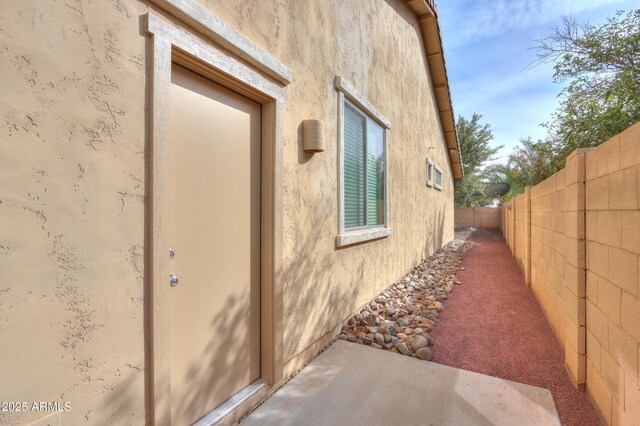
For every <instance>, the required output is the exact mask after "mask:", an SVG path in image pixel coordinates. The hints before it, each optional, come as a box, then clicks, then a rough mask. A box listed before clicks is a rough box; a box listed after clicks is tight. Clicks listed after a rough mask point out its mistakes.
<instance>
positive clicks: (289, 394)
mask: <svg viewBox="0 0 640 426" xmlns="http://www.w3.org/2000/svg"><path fill="white" fill-rule="evenodd" d="M515 424H517V425H520V426H524V425H560V420H559V418H558V413H557V411H556V407H555V404H554V402H553V398H552V396H551V392H549V391H548V390H546V389H542V388H538V387H534V386H529V385H524V384H521V383H516V382H511V381H508V380H502V379H498V378H495V377H491V376H485V375H483V374H479V373H473V372H470V371H465V370H459V369H456V368H452V367H447V366H444V365H440V364H435V363H432V362H427V361H421V360H418V359H414V358H409V357H407V356H401V355H398V354H393V353H390V352H386V351H382V350H379V349H373V348H369V347H365V346H362V345H357V344H353V343H348V342H345V341H341V340H339V341H337V342H335V343H334V344H333V345H332V346H331V347H329V348H328V349H327V350H326V351H325V352H323V353H322V354H320V355H319V356H318V357H317V358H316V359H314V360H313V361H312V362H311V363H310V364H309V365H308V366H307V367H305V368H304V369H303V370H302V371H301V372H300V373H299V374H298V375H297V376H295V377H294V378H293V379H291V380H290V381H289V382H288V383H286V384H285V385H284V386H283V387H282V388H281V389H280V390H278V391H277V392H276V393H275V394H274V395H273V396H271V398H269V399H268V400H267V401H265V402H264V403H263V404H262V405H261V406H260V407H258V408H257V409H256V410H255V411H254V412H253V413H251V414H250V415H249V416H248V417H247V418H246V419H245V420H244V421H243V422H242V425H243V426H250V425H261V426H264V425H323V426H324V425H509V426H511V425H515Z"/></svg>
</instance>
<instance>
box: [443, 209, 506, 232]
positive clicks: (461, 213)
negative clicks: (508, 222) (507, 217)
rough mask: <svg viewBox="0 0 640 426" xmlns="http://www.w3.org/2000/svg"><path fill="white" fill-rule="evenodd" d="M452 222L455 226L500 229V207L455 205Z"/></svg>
mask: <svg viewBox="0 0 640 426" xmlns="http://www.w3.org/2000/svg"><path fill="white" fill-rule="evenodd" d="M454 214H455V216H454V224H455V227H456V228H461V227H469V226H473V227H474V228H486V229H500V228H502V226H501V223H500V220H501V219H500V217H501V216H500V209H498V208H495V207H469V208H466V207H456V209H455V213H454Z"/></svg>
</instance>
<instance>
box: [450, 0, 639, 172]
mask: <svg viewBox="0 0 640 426" xmlns="http://www.w3.org/2000/svg"><path fill="white" fill-rule="evenodd" d="M637 2H638V0H440V1H438V2H437V5H438V12H439V18H440V24H441V29H442V36H443V42H444V49H445V55H446V59H447V71H448V76H449V83H450V87H451V92H452V93H451V95H452V99H453V104H454V109H455V112H456V114H458V115H462V116H464V117H467V118H469V117H471V114H473V113H474V112H476V113H479V114H482V115H483V121H482V122H483V123H488V124H490V125H491V128H492V130H493V134H494V136H495V139H494V141H493V143H494V144H495V145H505V148H504V149H503V150H502V151H501V152H500V156H501V160H503V161H504V160H506V157H507V155H508V154H509V153H510V152H511V151H512V149H513V148H514V147H515V146H517V145H518V141H519V139H520V138H524V137H527V136H530V137H532V138H534V139H538V138H540V139H542V138H544V137H545V135H546V130H545V129H544V128H542V127H541V126H540V123H543V122H547V121H549V120H550V119H551V115H552V113H553V112H554V110H555V109H556V107H557V106H558V98H557V95H558V94H559V93H560V91H561V90H562V86H561V85H558V84H555V83H553V66H552V64H538V65H536V66H534V67H531V66H530V65H531V64H532V63H533V62H534V61H535V60H536V52H535V51H534V50H531V48H532V47H534V46H535V44H536V43H535V42H534V41H533V40H536V39H539V38H540V37H541V36H542V35H543V34H549V32H550V28H552V27H554V26H557V25H559V24H560V23H561V21H560V17H561V16H575V17H576V19H577V20H578V21H579V22H584V21H589V22H592V23H594V24H595V23H600V22H602V21H604V20H605V19H606V17H608V16H612V15H613V14H614V13H615V11H616V10H618V9H622V10H630V9H633V8H637V7H638V3H637Z"/></svg>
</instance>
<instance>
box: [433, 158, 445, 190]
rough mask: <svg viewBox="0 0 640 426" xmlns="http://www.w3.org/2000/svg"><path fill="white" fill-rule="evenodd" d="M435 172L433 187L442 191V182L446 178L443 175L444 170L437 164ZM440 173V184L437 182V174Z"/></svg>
mask: <svg viewBox="0 0 640 426" xmlns="http://www.w3.org/2000/svg"><path fill="white" fill-rule="evenodd" d="M433 168H434V170H435V173H434V174H433V187H434V188H435V189H437V190H438V191H442V180H443V178H444V174H443V173H442V169H441V168H440V167H438V165H437V164H434V167H433ZM437 173H440V183H438V182H437V180H436V174H437Z"/></svg>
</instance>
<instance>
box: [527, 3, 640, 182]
mask: <svg viewBox="0 0 640 426" xmlns="http://www.w3.org/2000/svg"><path fill="white" fill-rule="evenodd" d="M535 49H536V50H537V51H538V62H543V63H549V62H553V63H555V65H554V81H555V82H557V83H563V82H567V81H568V82H569V83H568V85H567V86H566V87H565V88H564V89H563V90H562V92H561V93H560V97H561V100H560V106H559V107H558V109H557V110H556V111H555V113H554V114H553V116H552V119H551V121H550V122H548V123H544V124H543V125H544V126H545V127H546V128H547V130H548V139H549V141H550V143H551V144H552V146H553V152H552V157H553V158H552V161H551V165H552V167H553V168H555V169H556V170H559V169H560V168H562V167H564V162H565V158H566V156H567V155H568V154H569V153H570V152H571V151H573V150H574V149H576V148H581V147H592V146H597V145H599V144H601V143H603V142H606V141H607V140H609V139H610V138H611V137H613V136H615V135H617V134H618V133H620V132H622V131H623V130H624V129H626V128H627V127H629V126H631V125H633V124H634V123H636V122H638V121H640V9H636V10H633V11H630V12H628V13H626V14H624V12H622V11H619V12H617V13H616V14H615V15H614V16H613V17H611V18H608V19H607V21H606V22H605V23H604V24H602V25H600V26H595V25H590V24H588V23H583V24H580V23H577V22H576V21H575V19H573V18H563V22H562V26H561V27H556V28H555V29H554V30H553V32H552V33H551V35H549V36H546V37H544V38H542V39H541V40H539V41H538V45H537V46H536V47H535Z"/></svg>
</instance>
